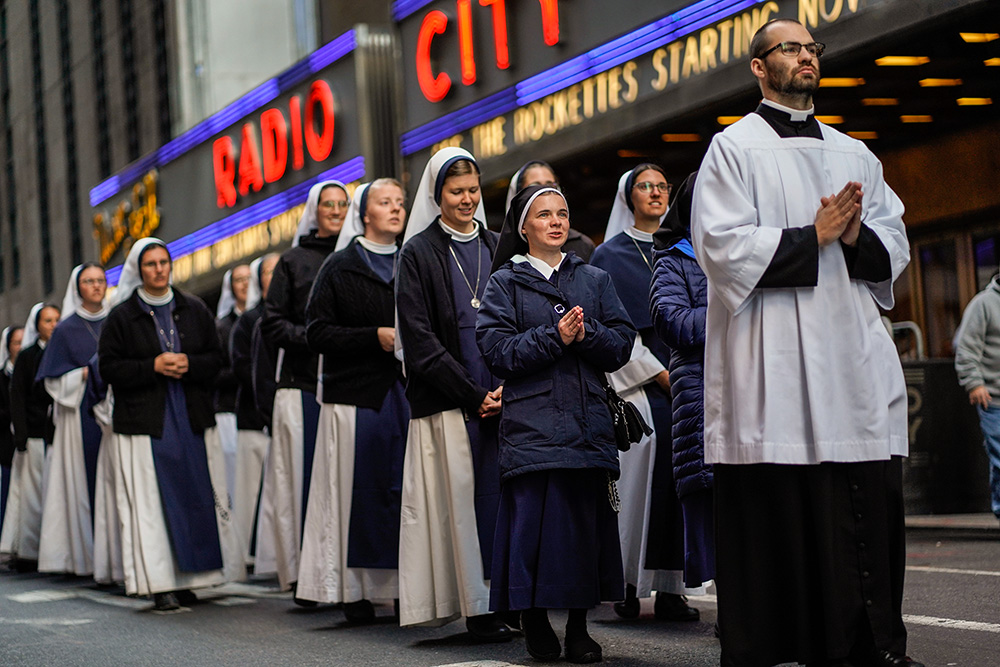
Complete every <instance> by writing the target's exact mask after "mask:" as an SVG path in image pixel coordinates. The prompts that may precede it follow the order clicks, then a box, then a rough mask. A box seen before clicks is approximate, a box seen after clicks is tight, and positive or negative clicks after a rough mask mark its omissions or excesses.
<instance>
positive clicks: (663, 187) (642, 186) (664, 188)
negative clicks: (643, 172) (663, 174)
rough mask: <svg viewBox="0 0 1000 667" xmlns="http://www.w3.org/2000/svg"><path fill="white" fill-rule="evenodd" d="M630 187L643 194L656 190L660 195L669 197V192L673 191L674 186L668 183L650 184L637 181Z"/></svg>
mask: <svg viewBox="0 0 1000 667" xmlns="http://www.w3.org/2000/svg"><path fill="white" fill-rule="evenodd" d="M632 187H633V188H635V189H636V190H638V191H639V192H641V193H643V194H649V193H650V192H652V191H653V188H656V189H657V190H659V191H660V194H661V195H669V194H670V191H671V190H673V189H674V186H672V185H670V183H651V182H650V181H639V182H638V183H636V184H635V185H633V186H632Z"/></svg>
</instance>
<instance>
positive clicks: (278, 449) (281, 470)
mask: <svg viewBox="0 0 1000 667" xmlns="http://www.w3.org/2000/svg"><path fill="white" fill-rule="evenodd" d="M271 421H272V424H273V425H274V428H273V431H272V434H271V450H270V451H269V452H268V457H267V465H266V466H265V479H264V493H265V494H266V496H265V497H266V501H267V503H268V509H267V511H268V512H269V513H270V517H269V521H268V523H270V524H271V526H270V530H271V537H272V543H273V546H274V561H273V569H271V567H270V565H271V563H270V562H269V561H268V560H262V559H260V558H258V559H257V562H256V565H255V567H254V571H255V572H256V573H257V574H271V573H272V572H274V573H276V574H277V575H278V583H279V585H280V586H281V590H288V589H290V588H291V586H292V584H293V583H295V581H296V578H297V577H298V575H299V550H300V545H301V544H302V484H303V480H302V470H303V467H304V461H303V455H304V450H303V448H304V442H305V431H304V424H305V420H304V417H303V414H302V392H301V391H300V390H298V389H288V388H284V389H278V391H277V392H276V393H275V396H274V414H273V418H272V420H271ZM262 504H263V501H262ZM262 513H263V508H262ZM263 523H264V522H261V524H263ZM261 524H259V525H258V528H257V530H258V532H260V531H261V530H263V529H264V528H265V527H266V526H264V525H261ZM258 553H259V552H258Z"/></svg>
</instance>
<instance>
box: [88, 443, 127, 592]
mask: <svg viewBox="0 0 1000 667" xmlns="http://www.w3.org/2000/svg"><path fill="white" fill-rule="evenodd" d="M101 432H102V436H101V449H100V451H98V453H97V482H96V485H95V488H94V580H95V581H96V582H97V583H99V584H110V583H113V582H119V583H122V582H124V581H125V570H124V568H123V566H122V532H121V523H120V521H119V518H118V501H117V499H116V497H115V479H116V477H117V474H116V471H117V468H118V450H117V448H116V447H115V446H114V441H113V437H114V436H113V434H112V433H111V428H110V426H108V425H106V424H101Z"/></svg>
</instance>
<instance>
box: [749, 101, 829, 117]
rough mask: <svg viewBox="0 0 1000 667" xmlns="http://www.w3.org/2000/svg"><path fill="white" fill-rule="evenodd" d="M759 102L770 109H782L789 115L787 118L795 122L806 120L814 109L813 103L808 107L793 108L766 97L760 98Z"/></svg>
mask: <svg viewBox="0 0 1000 667" xmlns="http://www.w3.org/2000/svg"><path fill="white" fill-rule="evenodd" d="M760 102H761V104H766V105H767V106H769V107H771V108H772V109H777V110H778V111H784V112H785V113H787V114H788V115H789V117H790V118H789V120H793V121H796V122H800V121H803V120H808V119H809V116H811V115H813V113H815V111H816V106H815V105H813V106H811V107H809V108H808V109H805V110H802V109H793V108H792V107H786V106H785V105H784V104H778V103H777V102H775V101H774V100H769V99H767V98H765V99H763V100H761V101H760Z"/></svg>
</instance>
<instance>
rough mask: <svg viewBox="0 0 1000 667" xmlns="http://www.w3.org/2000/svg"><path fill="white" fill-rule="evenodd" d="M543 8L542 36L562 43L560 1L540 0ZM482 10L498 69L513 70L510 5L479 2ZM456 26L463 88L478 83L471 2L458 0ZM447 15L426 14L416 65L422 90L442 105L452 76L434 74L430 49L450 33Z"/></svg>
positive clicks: (488, 0)
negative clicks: (488, 18)
mask: <svg viewBox="0 0 1000 667" xmlns="http://www.w3.org/2000/svg"><path fill="white" fill-rule="evenodd" d="M538 3H539V6H540V8H541V18H542V35H543V39H544V40H545V44H546V45H547V46H555V45H556V44H558V43H559V2H558V0H538ZM479 4H480V6H482V7H486V8H489V9H490V14H491V17H492V21H493V50H494V53H495V57H496V66H497V69H507V68H508V67H510V53H509V50H508V46H507V5H506V0H479ZM455 14H456V23H457V24H458V53H459V67H460V71H461V74H462V85H465V86H471V85H472V84H474V83H475V82H476V56H475V44H474V39H473V32H472V0H456V2H455ZM448 20H449V19H448V15H447V14H445V13H444V12H442V11H440V10H437V9H434V10H432V11H429V12H427V14H426V15H425V16H424V19H423V21H422V22H421V24H420V31H419V33H418V34H417V52H416V56H415V64H416V70H417V81H418V83H419V84H420V90H421V92H422V93H423V94H424V97H426V98H427V99H428V100H429V101H431V102H440V101H441V100H443V99H444V98H445V97H446V96H447V95H448V91H449V90H451V77H450V76H449V75H448V73H447V72H439V73H437V74H435V72H434V67H433V64H432V61H431V47H432V46H433V43H434V38H435V37H437V36H438V35H444V34H445V33H446V32H447V30H448Z"/></svg>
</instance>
